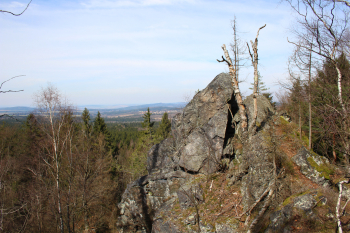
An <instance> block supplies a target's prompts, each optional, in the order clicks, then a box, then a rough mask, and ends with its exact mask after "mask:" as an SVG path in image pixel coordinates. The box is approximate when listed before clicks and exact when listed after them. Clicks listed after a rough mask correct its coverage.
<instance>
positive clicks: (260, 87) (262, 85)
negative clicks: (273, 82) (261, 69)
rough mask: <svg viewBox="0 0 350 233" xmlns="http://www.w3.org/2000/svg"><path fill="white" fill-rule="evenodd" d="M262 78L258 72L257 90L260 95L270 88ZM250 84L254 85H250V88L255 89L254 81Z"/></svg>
mask: <svg viewBox="0 0 350 233" xmlns="http://www.w3.org/2000/svg"><path fill="white" fill-rule="evenodd" d="M261 78H262V77H261V75H260V73H258V90H257V93H258V95H261V94H263V93H265V92H266V91H267V90H269V89H270V88H268V87H266V85H265V83H264V82H263V81H261ZM250 84H251V85H252V86H253V87H250V88H249V89H250V90H254V83H250Z"/></svg>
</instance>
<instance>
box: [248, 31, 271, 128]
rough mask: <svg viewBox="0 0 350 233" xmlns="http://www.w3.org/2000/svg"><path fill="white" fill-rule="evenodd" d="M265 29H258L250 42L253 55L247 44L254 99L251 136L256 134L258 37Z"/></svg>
mask: <svg viewBox="0 0 350 233" xmlns="http://www.w3.org/2000/svg"><path fill="white" fill-rule="evenodd" d="M264 27H266V24H265V25H264V26H262V27H260V28H259V30H258V32H257V34H256V37H255V41H254V42H253V41H252V40H251V41H250V44H251V46H252V50H253V53H254V54H252V53H251V51H250V47H249V44H248V43H247V47H248V51H249V54H250V58H251V60H252V65H253V67H254V92H253V98H254V114H253V119H252V123H251V125H250V129H249V131H251V135H254V134H255V132H256V118H257V117H258V102H257V97H258V84H259V83H258V82H259V72H258V37H259V32H260V30H261V29H263V28H264Z"/></svg>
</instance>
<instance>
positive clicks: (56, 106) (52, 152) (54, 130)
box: [35, 85, 73, 233]
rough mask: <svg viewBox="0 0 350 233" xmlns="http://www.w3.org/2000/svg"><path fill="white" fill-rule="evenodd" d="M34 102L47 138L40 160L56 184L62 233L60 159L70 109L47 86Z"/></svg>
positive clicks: (68, 129) (69, 127)
mask: <svg viewBox="0 0 350 233" xmlns="http://www.w3.org/2000/svg"><path fill="white" fill-rule="evenodd" d="M35 102H36V105H37V107H38V111H39V114H40V117H41V125H40V127H41V130H42V131H43V132H44V133H45V135H46V137H47V139H48V140H47V144H45V145H43V146H44V147H45V152H46V153H45V154H44V155H43V156H42V160H43V161H44V163H45V164H46V165H47V167H48V168H49V171H50V173H51V175H52V177H53V178H54V179H55V184H56V198H57V203H56V204H57V212H58V217H59V221H60V223H59V228H60V231H61V233H63V232H64V223H63V210H62V195H61V192H62V187H61V185H62V184H61V179H62V166H61V165H62V158H63V155H64V153H65V150H66V148H67V146H68V143H69V139H70V135H71V134H72V130H73V122H72V121H71V120H70V117H71V112H72V109H71V107H70V106H68V104H67V103H65V102H62V97H61V94H60V93H59V91H58V90H57V88H56V87H54V86H52V85H49V86H48V87H47V88H43V89H42V90H41V91H40V92H39V93H37V94H36V95H35Z"/></svg>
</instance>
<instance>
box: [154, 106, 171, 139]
mask: <svg viewBox="0 0 350 233" xmlns="http://www.w3.org/2000/svg"><path fill="white" fill-rule="evenodd" d="M170 130H171V121H170V120H169V118H168V113H167V112H165V113H164V114H163V117H162V120H161V122H160V124H159V127H158V129H157V134H158V136H159V137H160V138H162V139H164V138H167V137H168V135H169V133H170Z"/></svg>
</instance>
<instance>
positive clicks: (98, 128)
mask: <svg viewBox="0 0 350 233" xmlns="http://www.w3.org/2000/svg"><path fill="white" fill-rule="evenodd" d="M93 132H94V134H99V133H103V134H105V133H106V132H107V126H106V123H105V120H104V119H103V118H102V117H101V113H100V112H99V111H98V112H97V116H96V118H95V121H94V128H93Z"/></svg>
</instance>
